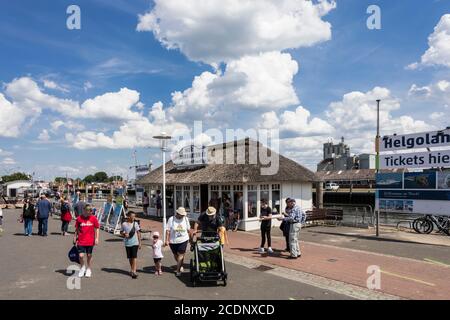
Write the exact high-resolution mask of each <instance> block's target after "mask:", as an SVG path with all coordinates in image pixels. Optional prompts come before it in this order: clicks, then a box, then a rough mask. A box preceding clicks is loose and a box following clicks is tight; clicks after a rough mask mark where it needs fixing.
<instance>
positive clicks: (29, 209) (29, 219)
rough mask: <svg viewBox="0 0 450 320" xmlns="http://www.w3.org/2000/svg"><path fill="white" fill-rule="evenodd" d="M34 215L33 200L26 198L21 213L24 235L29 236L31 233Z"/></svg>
mask: <svg viewBox="0 0 450 320" xmlns="http://www.w3.org/2000/svg"><path fill="white" fill-rule="evenodd" d="M35 216H36V211H35V208H34V204H33V202H32V201H31V199H26V200H25V204H24V206H23V213H22V218H23V226H24V231H25V236H28V237H31V233H32V232H33V220H34V218H35Z"/></svg>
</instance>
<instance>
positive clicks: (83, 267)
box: [78, 266, 86, 278]
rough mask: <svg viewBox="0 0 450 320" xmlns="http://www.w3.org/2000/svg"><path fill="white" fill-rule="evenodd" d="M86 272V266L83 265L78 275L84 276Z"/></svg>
mask: <svg viewBox="0 0 450 320" xmlns="http://www.w3.org/2000/svg"><path fill="white" fill-rule="evenodd" d="M85 273H86V267H85V266H82V267H81V269H80V272H78V277H80V278H83V277H84V274H85Z"/></svg>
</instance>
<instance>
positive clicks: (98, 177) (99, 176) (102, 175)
mask: <svg viewBox="0 0 450 320" xmlns="http://www.w3.org/2000/svg"><path fill="white" fill-rule="evenodd" d="M94 180H95V182H108V175H107V174H106V172H103V171H100V172H96V173H95V174H94Z"/></svg>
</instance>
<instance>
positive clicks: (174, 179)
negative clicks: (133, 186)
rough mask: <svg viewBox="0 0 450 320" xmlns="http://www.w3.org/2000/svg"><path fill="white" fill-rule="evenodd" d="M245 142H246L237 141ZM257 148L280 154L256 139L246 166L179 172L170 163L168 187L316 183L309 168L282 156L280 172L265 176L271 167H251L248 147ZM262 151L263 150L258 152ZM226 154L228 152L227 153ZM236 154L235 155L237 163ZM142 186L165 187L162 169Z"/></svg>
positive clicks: (211, 148)
mask: <svg viewBox="0 0 450 320" xmlns="http://www.w3.org/2000/svg"><path fill="white" fill-rule="evenodd" d="M236 143H237V144H239V143H243V140H240V141H237V142H234V146H236ZM249 145H256V146H257V148H264V150H263V151H267V152H268V154H269V155H271V154H272V153H273V155H274V156H276V155H278V154H277V153H275V152H273V151H271V150H270V149H267V148H266V147H264V146H263V145H262V144H260V143H257V142H255V141H253V140H249V139H246V140H245V146H246V161H245V164H237V162H235V164H218V163H213V164H208V165H205V166H201V167H195V168H184V169H179V168H177V167H175V165H174V164H173V162H172V161H169V162H167V163H166V183H167V184H213V183H227V184H233V183H257V182H262V183H264V182H267V183H270V182H284V181H291V182H294V181H296V182H312V181H314V173H313V172H312V171H310V170H309V169H307V168H305V167H303V166H302V165H300V164H298V163H297V162H295V161H293V160H291V159H288V158H286V157H284V156H282V155H278V156H279V169H278V172H276V173H275V174H273V175H263V174H261V168H264V167H267V166H264V165H262V164H261V163H260V162H259V161H258V162H257V164H248V163H249V161H248V159H249V158H248V146H249ZM230 148H233V142H231V143H227V144H219V145H215V146H209V147H208V151H209V152H211V151H214V150H218V149H223V150H225V149H228V150H229V149H230ZM258 150H259V149H258ZM224 153H225V152H224ZM236 154H237V152H236V153H235V154H234V157H235V161H236ZM137 183H138V184H161V183H162V166H160V167H158V168H157V169H155V170H153V171H151V172H150V173H149V174H148V175H146V176H144V177H143V178H141V179H140V180H139V181H137Z"/></svg>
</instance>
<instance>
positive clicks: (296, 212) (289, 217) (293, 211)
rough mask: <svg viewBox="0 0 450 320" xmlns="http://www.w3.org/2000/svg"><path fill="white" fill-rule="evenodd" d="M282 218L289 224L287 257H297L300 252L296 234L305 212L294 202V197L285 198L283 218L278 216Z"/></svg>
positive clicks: (303, 220) (304, 218) (304, 217)
mask: <svg viewBox="0 0 450 320" xmlns="http://www.w3.org/2000/svg"><path fill="white" fill-rule="evenodd" d="M278 219H279V220H283V221H284V222H285V223H286V224H289V249H290V254H291V255H290V256H289V259H297V258H299V257H300V256H301V255H302V253H301V251H300V246H299V244H298V235H299V232H300V229H301V226H302V224H303V223H304V222H305V220H306V214H305V212H304V211H303V210H302V209H301V208H300V206H298V205H296V204H295V199H291V198H287V199H286V213H285V214H284V218H278Z"/></svg>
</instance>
